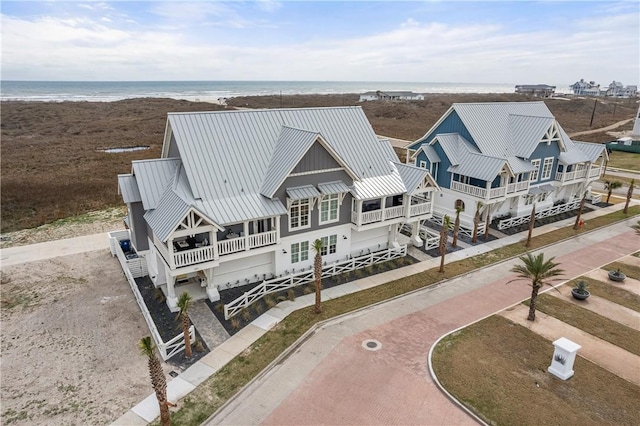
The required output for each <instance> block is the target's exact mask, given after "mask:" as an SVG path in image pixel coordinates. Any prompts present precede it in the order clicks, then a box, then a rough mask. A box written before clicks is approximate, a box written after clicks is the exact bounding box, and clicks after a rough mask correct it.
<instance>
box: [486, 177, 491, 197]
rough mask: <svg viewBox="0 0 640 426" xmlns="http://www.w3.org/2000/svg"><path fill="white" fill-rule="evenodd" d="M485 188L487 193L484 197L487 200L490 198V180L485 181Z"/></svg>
mask: <svg viewBox="0 0 640 426" xmlns="http://www.w3.org/2000/svg"><path fill="white" fill-rule="evenodd" d="M485 189H486V191H487V195H486V196H485V198H486V199H487V201H488V200H490V199H491V182H489V181H487V184H486V185H485Z"/></svg>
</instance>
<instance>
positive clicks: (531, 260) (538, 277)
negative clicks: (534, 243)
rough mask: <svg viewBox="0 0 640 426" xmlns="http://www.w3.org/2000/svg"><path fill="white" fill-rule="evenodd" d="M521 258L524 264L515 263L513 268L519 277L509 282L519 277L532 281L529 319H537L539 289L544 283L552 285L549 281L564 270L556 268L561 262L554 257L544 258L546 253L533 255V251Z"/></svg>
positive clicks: (516, 279)
mask: <svg viewBox="0 0 640 426" xmlns="http://www.w3.org/2000/svg"><path fill="white" fill-rule="evenodd" d="M519 259H520V260H521V261H522V262H523V265H515V266H514V267H513V268H511V272H515V273H517V274H518V278H515V279H513V280H511V281H509V282H513V281H518V280H519V279H525V280H529V281H531V303H530V305H529V316H528V317H527V319H528V320H529V321H534V320H535V319H536V301H537V299H538V291H539V290H540V289H541V288H542V287H544V285H545V284H546V285H548V286H551V284H550V283H549V281H551V279H552V278H553V277H557V276H560V275H562V273H563V272H564V270H562V269H560V268H556V266H558V265H559V263H555V262H554V261H553V259H555V257H552V258H550V259H549V260H544V253H540V254H539V255H537V256H532V255H531V253H527V255H526V256H520V257H519Z"/></svg>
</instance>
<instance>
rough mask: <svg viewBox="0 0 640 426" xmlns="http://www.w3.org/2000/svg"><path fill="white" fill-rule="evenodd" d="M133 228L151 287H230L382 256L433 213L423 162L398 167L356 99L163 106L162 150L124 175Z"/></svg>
mask: <svg viewBox="0 0 640 426" xmlns="http://www.w3.org/2000/svg"><path fill="white" fill-rule="evenodd" d="M118 181H119V188H120V192H121V193H122V196H123V199H124V202H125V203H126V204H127V207H128V218H127V220H128V224H129V236H130V240H131V244H132V246H133V248H134V250H135V251H136V252H137V254H138V255H139V256H144V257H145V258H146V261H147V265H148V270H149V276H150V278H151V280H152V281H153V283H154V285H155V286H156V287H158V288H161V289H162V290H163V292H164V293H165V295H166V298H167V304H168V306H169V307H170V308H171V309H172V310H176V300H177V295H178V296H179V294H181V293H182V292H183V291H188V292H189V293H190V294H191V296H192V297H194V298H195V299H203V298H209V299H210V300H211V301H215V300H218V299H219V297H220V291H224V290H225V289H229V288H233V287H237V286H242V285H249V284H253V283H256V284H258V283H264V282H268V281H269V280H270V279H277V278H278V277H282V276H293V275H294V274H297V273H299V272H300V271H305V270H307V271H309V270H312V266H313V258H314V254H315V253H314V252H313V248H312V246H313V243H314V241H316V240H321V241H322V242H323V248H322V251H321V255H322V259H323V262H324V265H325V268H331V267H332V265H335V264H336V263H337V262H346V261H350V260H353V259H358V258H361V257H366V256H371V255H373V254H376V253H377V254H380V255H381V256H382V257H384V255H388V257H389V258H393V257H394V256H395V257H398V256H402V255H404V254H406V244H405V245H402V244H400V243H399V240H398V238H399V230H400V227H402V226H404V225H406V224H409V225H410V228H411V229H412V232H413V235H412V238H413V240H414V242H416V243H419V241H420V239H419V237H418V235H419V224H420V223H421V222H422V221H423V220H425V219H427V218H429V217H430V216H431V214H432V209H433V204H432V200H433V198H434V195H433V194H434V191H436V190H437V189H438V187H437V184H436V183H435V181H434V180H433V179H432V178H431V175H430V174H429V170H428V169H425V168H418V167H415V166H413V165H408V164H403V163H400V162H399V161H398V158H397V156H396V154H395V152H394V151H393V149H392V147H391V145H390V144H389V142H388V141H385V140H382V141H381V140H378V138H377V137H376V135H375V133H374V131H373V129H372V128H371V125H370V124H369V122H368V120H367V118H366V116H365V115H364V112H363V111H362V109H361V108H360V107H337V108H306V109H274V110H243V111H222V112H200V113H170V114H169V115H168V119H167V125H166V131H165V136H164V143H163V146H162V156H161V158H159V159H153V160H144V161H134V162H133V165H132V170H131V173H129V174H124V175H119V176H118Z"/></svg>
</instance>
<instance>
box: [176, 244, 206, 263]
mask: <svg viewBox="0 0 640 426" xmlns="http://www.w3.org/2000/svg"><path fill="white" fill-rule="evenodd" d="M211 260H214V251H213V246H205V247H197V248H194V249H188V250H183V251H179V252H177V253H174V254H173V264H174V265H175V267H176V268H181V267H183V266H187V265H193V264H195V263H202V262H209V261H211Z"/></svg>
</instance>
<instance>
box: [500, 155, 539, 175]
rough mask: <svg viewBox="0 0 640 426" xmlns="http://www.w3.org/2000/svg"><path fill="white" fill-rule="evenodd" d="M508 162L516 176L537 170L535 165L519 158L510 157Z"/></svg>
mask: <svg viewBox="0 0 640 426" xmlns="http://www.w3.org/2000/svg"><path fill="white" fill-rule="evenodd" d="M507 161H508V162H509V166H510V167H511V170H512V171H513V173H515V174H516V175H517V174H520V173H527V172H532V171H534V170H535V169H536V168H535V167H534V166H533V164H531V163H530V162H528V161H524V160H523V159H521V158H518V157H509V158H507Z"/></svg>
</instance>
